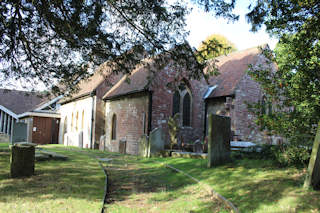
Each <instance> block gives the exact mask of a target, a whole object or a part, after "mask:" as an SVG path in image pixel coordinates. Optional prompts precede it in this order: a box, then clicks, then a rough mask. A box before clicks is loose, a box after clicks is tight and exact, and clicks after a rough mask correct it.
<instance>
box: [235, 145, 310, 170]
mask: <svg viewBox="0 0 320 213" xmlns="http://www.w3.org/2000/svg"><path fill="white" fill-rule="evenodd" d="M310 155H311V150H309V149H308V148H305V147H302V146H298V145H260V146H255V147H252V148H251V150H247V151H246V152H237V153H235V154H234V155H233V156H234V157H236V158H249V159H268V160H273V161H274V162H275V163H276V164H277V165H278V166H281V167H285V166H295V167H302V166H303V167H305V166H307V165H308V163H309V159H310Z"/></svg>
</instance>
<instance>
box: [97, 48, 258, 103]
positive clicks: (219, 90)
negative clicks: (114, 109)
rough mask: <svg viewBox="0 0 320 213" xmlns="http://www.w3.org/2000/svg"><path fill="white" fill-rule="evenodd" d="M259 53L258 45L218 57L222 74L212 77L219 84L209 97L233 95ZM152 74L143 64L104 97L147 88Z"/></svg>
mask: <svg viewBox="0 0 320 213" xmlns="http://www.w3.org/2000/svg"><path fill="white" fill-rule="evenodd" d="M259 54H260V49H259V48H257V47H256V48H251V49H247V50H243V51H238V52H234V53H231V54H229V55H226V56H220V57H218V58H216V60H218V62H217V63H216V65H217V67H218V68H219V72H220V75H218V76H213V77H211V78H210V80H209V83H210V85H212V86H214V85H217V87H216V88H215V89H214V90H213V91H212V92H211V94H208V98H212V97H219V96H229V95H233V94H234V90H235V89H236V87H237V84H238V83H239V81H240V80H241V78H242V76H243V75H245V74H246V71H247V69H248V65H249V64H255V63H256V61H257V59H258V55H259ZM150 75H151V72H149V71H148V68H146V67H145V66H142V65H141V66H140V67H138V68H136V69H135V70H134V71H133V72H132V73H131V75H129V76H123V77H122V78H121V79H120V81H119V82H118V83H116V84H115V85H114V86H113V87H112V88H111V89H110V90H109V91H108V92H107V93H106V94H105V95H104V96H103V99H111V98H115V97H119V96H121V95H126V94H132V93H135V92H140V91H144V90H146V89H147V86H148V83H149V82H148V77H149V76H150ZM127 78H129V83H128V82H127V81H126V79H127Z"/></svg>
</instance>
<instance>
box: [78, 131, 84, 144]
mask: <svg viewBox="0 0 320 213" xmlns="http://www.w3.org/2000/svg"><path fill="white" fill-rule="evenodd" d="M78 142H79V143H78V146H79V148H83V131H80V132H79V134H78Z"/></svg>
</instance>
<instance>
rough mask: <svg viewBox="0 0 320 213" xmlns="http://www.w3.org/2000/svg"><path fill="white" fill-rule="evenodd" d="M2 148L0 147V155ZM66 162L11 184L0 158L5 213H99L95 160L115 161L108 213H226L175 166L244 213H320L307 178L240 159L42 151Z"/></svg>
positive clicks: (0, 204)
mask: <svg viewBox="0 0 320 213" xmlns="http://www.w3.org/2000/svg"><path fill="white" fill-rule="evenodd" d="M1 147H2V148H3V147H4V145H1V143H0V149H1ZM45 147H46V148H47V149H49V150H50V151H55V152H57V153H61V154H64V155H67V156H68V157H69V160H68V161H45V162H37V163H36V175H35V176H33V177H30V178H22V179H10V178H9V153H8V152H0V212H2V211H3V212H99V211H100V210H101V209H100V208H101V206H102V196H103V190H104V188H103V187H104V174H103V172H102V170H101V169H100V168H99V165H98V163H97V161H96V160H95V159H94V158H92V157H93V156H95V157H107V158H112V159H113V161H112V163H109V164H107V165H108V173H109V176H110V181H111V183H112V185H111V187H110V197H109V198H108V204H107V205H106V206H105V207H106V210H107V212H228V211H229V210H228V209H227V208H225V206H224V205H223V204H222V203H220V202H218V201H217V200H212V199H211V198H210V197H209V195H208V193H207V192H206V191H205V190H204V189H203V188H202V187H201V186H200V185H199V184H196V183H194V182H192V181H191V180H190V179H187V178H185V177H184V176H182V175H181V174H179V173H175V172H173V171H171V170H169V169H167V168H165V167H164V166H163V165H164V164H170V165H172V166H174V167H176V168H178V169H181V170H183V171H185V172H187V173H189V174H190V175H192V176H194V177H196V178H197V179H199V180H200V181H201V182H202V183H205V184H208V185H210V186H211V187H212V188H213V189H214V190H215V191H217V192H218V193H220V194H221V195H223V196H224V197H226V198H227V199H229V200H230V201H231V202H232V203H233V204H234V205H235V206H237V207H238V208H239V210H240V211H241V212H319V209H320V192H318V191H313V190H308V191H307V190H304V189H302V184H303V180H304V175H305V171H304V170H303V169H296V168H278V167H276V166H274V165H273V163H272V162H271V161H266V160H253V159H238V160H235V161H233V162H232V163H229V164H226V165H224V166H219V167H215V168H211V169H207V168H206V161H205V160H203V159H182V158H176V159H175V158H151V159H144V158H140V157H136V156H129V155H125V156H123V155H120V154H115V153H106V152H101V151H96V150H81V152H80V150H79V149H76V148H73V149H74V150H77V151H72V150H70V148H64V147H62V146H59V145H51V146H45Z"/></svg>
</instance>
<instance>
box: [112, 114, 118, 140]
mask: <svg viewBox="0 0 320 213" xmlns="http://www.w3.org/2000/svg"><path fill="white" fill-rule="evenodd" d="M116 139H117V116H116V114H114V115H113V116H112V124H111V140H116Z"/></svg>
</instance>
